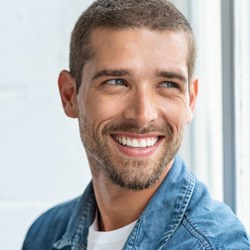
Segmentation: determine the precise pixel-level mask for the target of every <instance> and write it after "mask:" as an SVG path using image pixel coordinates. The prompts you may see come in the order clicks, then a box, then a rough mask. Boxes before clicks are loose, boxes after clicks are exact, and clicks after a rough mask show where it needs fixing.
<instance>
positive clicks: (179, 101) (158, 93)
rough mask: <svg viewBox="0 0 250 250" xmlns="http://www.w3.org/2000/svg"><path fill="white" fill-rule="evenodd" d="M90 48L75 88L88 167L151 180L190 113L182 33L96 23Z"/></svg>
mask: <svg viewBox="0 0 250 250" xmlns="http://www.w3.org/2000/svg"><path fill="white" fill-rule="evenodd" d="M91 49H92V52H93V57H92V58H91V59H90V60H89V61H88V62H87V63H86V64H85V66H84V69H83V77H82V83H81V87H80V89H79V93H78V94H77V109H78V119H79V125H80V133H81V139H82V142H83V144H84V147H85V149H86V152H87V156H88V159H89V162H90V167H91V168H92V170H93V169H94V172H95V173H98V174H101V175H105V176H106V177H108V179H109V180H110V181H111V182H112V183H114V184H117V185H119V186H121V187H124V188H127V189H134V190H141V189H144V188H147V187H150V186H152V185H153V184H155V183H156V181H157V180H158V179H159V178H160V177H161V176H162V175H163V174H164V173H166V168H167V165H168V164H169V163H170V162H171V160H172V159H173V157H174V156H175V154H176V152H177V151H178V149H179V147H180V144H181V141H182V136H183V130H184V126H185V124H186V123H188V122H189V121H190V120H191V116H192V111H193V106H194V102H195V97H196V90H197V87H194V85H197V82H191V83H190V92H189V86H188V85H189V83H188V68H187V55H188V47H187V41H186V38H185V35H184V34H183V33H180V32H173V31H162V32H160V31H151V30H148V29H129V30H113V29H98V30H96V31H94V33H93V34H92V36H91ZM92 172H93V171H92Z"/></svg>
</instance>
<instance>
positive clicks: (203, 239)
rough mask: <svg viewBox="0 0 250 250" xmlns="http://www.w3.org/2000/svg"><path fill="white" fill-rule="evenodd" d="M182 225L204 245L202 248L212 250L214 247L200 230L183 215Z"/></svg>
mask: <svg viewBox="0 0 250 250" xmlns="http://www.w3.org/2000/svg"><path fill="white" fill-rule="evenodd" d="M183 226H184V227H185V228H186V229H187V231H188V232H189V233H190V234H191V235H192V236H193V237H194V238H196V239H197V240H198V241H199V242H200V243H201V244H202V246H203V247H204V250H214V249H215V248H214V247H213V246H212V244H211V242H210V241H209V239H208V238H207V237H206V236H205V235H204V234H203V233H202V232H200V231H199V230H198V229H197V228H196V227H195V226H194V225H193V224H192V223H191V222H190V221H189V220H188V218H187V216H184V220H183Z"/></svg>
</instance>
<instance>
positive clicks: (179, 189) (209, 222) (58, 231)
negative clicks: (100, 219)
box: [22, 156, 250, 250]
mask: <svg viewBox="0 0 250 250" xmlns="http://www.w3.org/2000/svg"><path fill="white" fill-rule="evenodd" d="M95 212H96V201H95V195H94V191H93V187H92V184H91V183H90V184H89V186H88V187H87V188H86V190H85V192H84V194H83V195H82V197H81V198H77V199H75V200H73V201H70V202H67V203H64V204H61V205H58V206H56V207H54V208H52V209H50V210H49V211H47V212H46V213H45V214H43V215H42V216H41V217H40V218H38V220H37V221H36V222H35V223H34V224H33V225H32V226H31V228H30V229H29V231H28V234H27V236H26V239H25V241H24V244H23V248H22V249H23V250H51V249H54V250H55V249H62V250H84V249H86V246H87V236H88V228H89V226H90V225H91V224H92V222H93V219H94V216H95ZM160 249H161V250H164V249H171V250H189V249H190V250H198V249H199V250H201V249H203V250H209V249H211V250H212V249H227V250H228V249H234V250H247V249H248V250H250V243H249V239H248V237H247V233H246V231H245V229H244V227H243V225H242V224H241V222H240V221H239V220H238V219H237V218H236V216H235V215H234V214H233V213H232V211H231V210H230V208H229V207H227V206H226V205H225V204H222V203H219V202H217V201H214V200H212V199H211V198H210V196H209V194H208V191H207V189H206V187H205V186H204V184H202V183H201V182H199V181H198V180H197V179H196V178H195V177H194V175H193V174H192V173H190V172H189V171H188V170H187V168H186V166H185V164H184V162H183V160H182V159H181V157H180V156H176V158H175V161H174V164H173V166H172V168H171V169H170V171H169V173H168V175H167V177H166V178H165V180H164V181H163V183H162V184H161V186H160V187H159V189H158V190H157V191H156V193H155V194H154V196H153V197H152V199H151V200H150V202H149V203H148V205H147V207H146V208H145V210H144V211H143V212H142V214H141V216H140V218H139V219H138V221H137V223H136V225H135V227H134V229H133V230H132V232H131V234H130V236H129V237H128V239H127V241H126V243H125V246H124V248H123V250H160ZM111 250H112V249H111Z"/></svg>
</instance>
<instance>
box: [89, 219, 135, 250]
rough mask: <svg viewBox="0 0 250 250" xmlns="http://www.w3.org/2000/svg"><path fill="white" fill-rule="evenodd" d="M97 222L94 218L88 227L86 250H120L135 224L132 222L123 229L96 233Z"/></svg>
mask: <svg viewBox="0 0 250 250" xmlns="http://www.w3.org/2000/svg"><path fill="white" fill-rule="evenodd" d="M97 220H98V219H97V216H96V217H95V220H94V222H93V223H92V225H91V226H90V227H89V234H88V245H87V250H111V249H112V250H121V249H122V248H123V246H124V244H125V242H126V240H127V238H128V236H129V234H130V233H131V232H132V230H133V228H134V226H135V224H136V221H134V222H132V223H131V224H129V225H127V226H125V227H122V228H119V229H116V230H113V231H107V232H103V231H98V222H97Z"/></svg>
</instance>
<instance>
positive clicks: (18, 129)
mask: <svg viewBox="0 0 250 250" xmlns="http://www.w3.org/2000/svg"><path fill="white" fill-rule="evenodd" d="M91 2H92V0H22V1H19V0H8V1H6V0H0V36H1V39H0V55H1V56H0V67H1V70H0V242H1V249H5V250H15V249H21V245H22V242H23V239H24V237H25V234H26V231H27V229H28V228H29V226H30V224H31V223H32V222H33V221H34V219H35V218H36V217H37V216H38V215H39V214H40V213H41V212H43V211H45V210H47V209H48V208H49V207H51V206H53V205H55V204H57V203H59V202H62V201H65V200H69V199H72V198H74V197H76V196H79V195H81V193H82V192H83V190H84V188H85V187H86V185H87V183H88V182H89V181H90V179H91V176H90V172H89V168H88V163H87V160H86V156H85V152H84V150H83V147H82V145H81V142H80V137H79V132H78V124H77V121H76V120H73V119H69V118H67V117H66V116H65V115H64V113H63V110H62V108H61V101H60V98H59V93H58V89H57V77H58V73H59V72H60V70H62V69H67V68H68V53H69V41H70V33H71V31H72V29H73V26H74V23H75V22H76V20H77V18H78V17H79V16H80V14H81V13H82V11H83V10H84V9H85V8H86V7H87V6H88V5H89V4H90V3H91ZM172 2H173V3H174V4H175V5H176V6H177V7H178V8H179V9H180V10H181V11H182V12H183V14H184V15H185V16H186V17H187V19H188V20H189V21H190V22H191V24H192V27H193V29H194V32H195V35H196V39H197V44H198V60H197V66H196V75H198V77H199V79H200V93H199V99H198V104H197V109H196V114H195V119H194V121H193V123H192V125H190V126H189V127H188V129H187V131H186V137H185V141H184V144H183V147H182V149H181V154H182V156H183V158H184V159H185V160H186V162H187V164H188V166H189V168H190V169H191V170H192V171H193V172H194V173H195V174H196V175H197V176H198V178H199V179H201V180H202V181H204V182H205V183H206V184H207V186H208V188H209V189H210V191H211V194H212V196H213V197H214V198H215V199H217V200H220V201H224V202H226V203H227V204H228V205H229V206H230V207H231V208H232V209H233V210H234V211H235V212H236V214H237V215H238V216H239V217H240V219H241V220H242V221H243V223H244V225H245V226H246V228H247V230H248V232H250V199H249V194H248V190H250V181H249V179H250V168H249V162H250V132H249V128H250V110H249V107H250V73H249V72H250V70H249V69H250V27H249V26H250V17H249V15H248V13H250V1H249V0H221V1H220V0H188V1H187V0H172Z"/></svg>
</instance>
